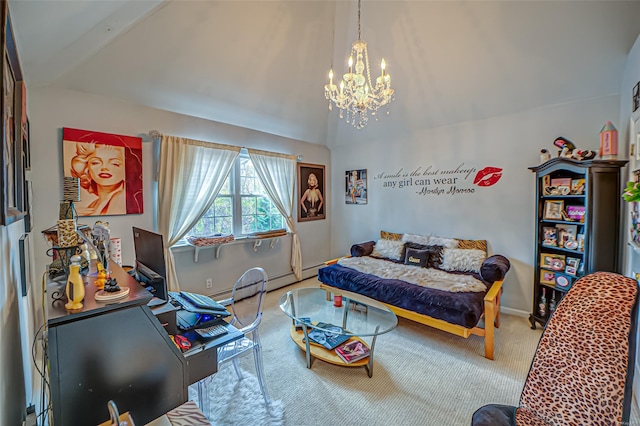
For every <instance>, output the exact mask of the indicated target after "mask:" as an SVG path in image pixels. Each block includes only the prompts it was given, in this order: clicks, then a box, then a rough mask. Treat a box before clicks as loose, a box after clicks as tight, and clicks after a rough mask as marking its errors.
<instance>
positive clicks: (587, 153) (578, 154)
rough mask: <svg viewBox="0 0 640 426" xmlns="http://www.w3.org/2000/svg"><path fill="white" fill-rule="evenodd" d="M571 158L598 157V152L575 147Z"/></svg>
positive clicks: (588, 158)
mask: <svg viewBox="0 0 640 426" xmlns="http://www.w3.org/2000/svg"><path fill="white" fill-rule="evenodd" d="M571 158H573V159H574V160H578V161H582V160H591V159H594V158H596V152H595V151H593V150H591V149H574V150H573V151H572V152H571Z"/></svg>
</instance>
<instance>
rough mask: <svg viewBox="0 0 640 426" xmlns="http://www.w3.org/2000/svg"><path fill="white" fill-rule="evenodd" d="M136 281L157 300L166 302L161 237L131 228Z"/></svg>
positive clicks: (165, 280)
mask: <svg viewBox="0 0 640 426" xmlns="http://www.w3.org/2000/svg"><path fill="white" fill-rule="evenodd" d="M133 248H134V251H135V254H136V274H137V279H138V281H140V282H141V283H143V284H144V285H145V286H147V288H148V289H149V290H150V291H151V293H153V295H154V296H155V297H157V298H158V299H162V300H164V301H166V300H168V294H167V269H166V266H165V263H164V244H163V242H162V235H160V234H156V233H155V232H151V231H147V230H144V229H140V228H136V227H135V226H134V227H133Z"/></svg>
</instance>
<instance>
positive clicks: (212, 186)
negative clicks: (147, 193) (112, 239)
mask: <svg viewBox="0 0 640 426" xmlns="http://www.w3.org/2000/svg"><path fill="white" fill-rule="evenodd" d="M239 153H240V147H236V146H230V145H221V144H215V143H210V142H202V141H196V140H192V139H185V138H179V137H176V136H162V142H161V145H160V172H159V176H158V228H159V229H158V230H159V232H160V233H161V234H162V235H164V242H165V244H166V247H165V262H166V265H167V280H168V283H167V285H168V287H169V290H170V291H180V284H179V283H178V276H177V274H176V269H175V260H174V258H173V254H172V252H171V250H170V248H171V246H173V245H174V244H176V243H177V242H178V241H180V239H181V238H182V237H184V236H185V235H186V233H187V232H189V230H190V229H191V228H192V227H193V226H194V225H195V224H196V223H197V222H198V220H200V217H201V216H202V215H203V214H204V213H205V212H206V211H207V210H208V209H209V207H211V204H213V202H214V200H215V199H216V196H217V195H218V193H219V192H220V189H221V188H222V185H223V184H224V180H225V179H226V177H227V175H228V174H229V171H230V170H231V167H232V166H233V163H234V161H235V160H236V158H237V157H238V154H239Z"/></svg>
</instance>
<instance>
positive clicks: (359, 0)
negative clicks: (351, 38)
mask: <svg viewBox="0 0 640 426" xmlns="http://www.w3.org/2000/svg"><path fill="white" fill-rule="evenodd" d="M360 2H361V0H358V40H360Z"/></svg>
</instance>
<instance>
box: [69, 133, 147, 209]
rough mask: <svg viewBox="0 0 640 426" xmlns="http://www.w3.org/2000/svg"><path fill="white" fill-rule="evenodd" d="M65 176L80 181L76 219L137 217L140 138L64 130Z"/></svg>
mask: <svg viewBox="0 0 640 426" xmlns="http://www.w3.org/2000/svg"><path fill="white" fill-rule="evenodd" d="M62 152H63V162H64V176H65V177H69V178H76V179H79V181H80V197H79V198H80V199H79V200H74V201H75V203H76V204H75V209H76V211H77V213H78V216H106V215H125V214H140V213H143V211H144V208H143V207H144V206H143V197H142V195H143V194H142V138H138V137H134V136H123V135H116V134H111V133H102V132H94V131H91V130H80V129H70V128H64V129H63V131H62Z"/></svg>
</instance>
